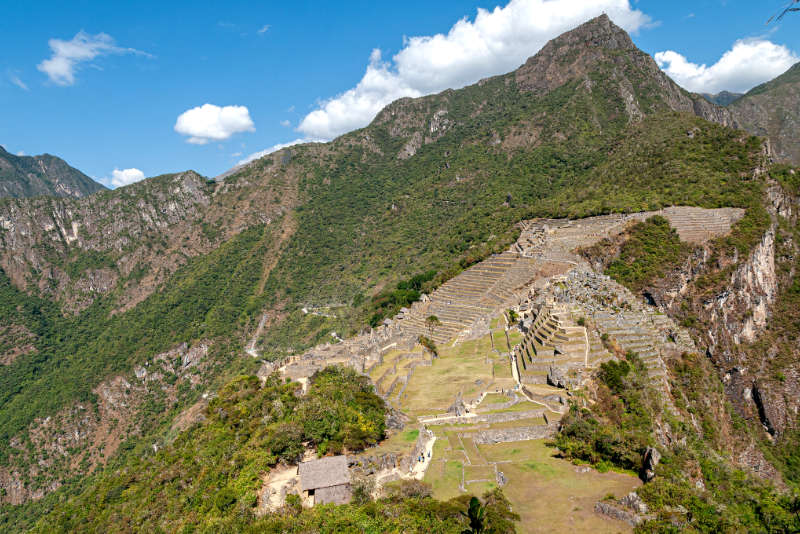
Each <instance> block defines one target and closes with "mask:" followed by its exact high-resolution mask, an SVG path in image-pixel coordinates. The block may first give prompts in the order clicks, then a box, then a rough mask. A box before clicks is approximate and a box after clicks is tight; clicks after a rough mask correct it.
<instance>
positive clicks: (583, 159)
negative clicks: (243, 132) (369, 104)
mask: <svg viewBox="0 0 800 534" xmlns="http://www.w3.org/2000/svg"><path fill="white" fill-rule="evenodd" d="M709 121H711V122H709ZM732 124H733V119H732V117H731V115H730V113H729V112H728V110H726V109H724V108H720V107H717V106H715V105H713V104H711V103H710V102H708V101H706V100H705V99H703V98H702V97H700V96H699V95H693V94H690V93H687V92H686V91H684V90H682V89H681V88H680V87H678V86H677V85H676V84H675V83H674V82H672V81H671V80H670V79H669V78H668V77H666V75H664V74H663V72H661V71H660V70H659V69H658V67H657V65H656V64H655V62H654V61H653V59H652V58H651V57H649V56H648V55H647V54H645V53H644V52H642V51H640V50H638V49H637V48H636V47H635V46H634V45H633V43H632V42H631V40H630V38H629V36H628V35H627V34H625V32H624V31H622V30H621V29H620V28H618V27H616V26H615V25H614V24H613V23H612V22H611V21H610V20H609V19H608V18H607V17H606V16H602V17H599V18H597V19H594V20H592V21H590V22H588V23H586V24H584V25H583V26H580V27H579V28H577V29H575V30H573V31H571V32H568V33H566V34H564V35H562V36H560V37H558V38H556V39H554V40H553V41H551V42H550V43H548V44H547V45H546V46H545V47H544V48H543V49H542V50H541V51H540V52H539V53H538V54H537V55H536V56H534V57H532V58H531V59H529V60H528V61H527V62H526V63H525V65H523V66H521V67H520V68H519V69H518V70H517V71H515V72H512V73H509V74H506V75H502V76H497V77H493V78H489V79H486V80H482V81H481V82H479V83H477V84H475V85H472V86H469V87H466V88H464V89H460V90H457V91H453V90H448V91H445V92H443V93H440V94H438V95H432V96H427V97H423V98H419V99H401V100H398V101H396V102H394V103H392V104H391V105H389V106H387V107H386V108H385V109H384V110H383V111H381V112H380V113H379V115H378V116H377V117H376V118H375V120H374V121H373V122H372V124H370V125H369V126H368V127H366V128H363V129H361V130H357V131H354V132H351V133H349V134H346V135H344V136H342V137H340V138H338V139H336V140H334V141H332V142H330V143H327V144H308V145H301V146H296V147H292V148H288V149H284V150H282V151H280V152H278V153H275V154H271V155H268V156H266V157H264V158H262V159H260V160H258V161H256V162H253V163H252V164H250V165H248V166H246V167H245V168H243V169H241V170H239V171H238V172H236V173H234V174H232V175H231V176H228V177H226V178H225V179H224V180H223V181H221V182H219V183H215V182H212V181H207V180H205V179H204V178H203V177H201V176H199V175H197V174H196V173H193V172H191V171H188V172H185V173H181V174H178V175H165V176H161V177H157V178H152V179H149V180H146V181H144V182H141V183H138V184H135V185H132V186H129V187H126V188H121V189H118V190H115V191H110V192H103V193H100V194H97V195H92V196H91V197H88V198H85V199H78V200H72V199H19V200H17V199H7V200H4V201H1V202H0V267H1V268H2V272H0V292H2V300H0V305H2V306H3V310H2V311H3V313H2V314H0V347H5V346H6V345H9V346H13V347H15V348H16V349H17V350H15V352H14V354H13V355H7V353H6V352H0V355H3V363H5V364H6V365H5V367H3V368H2V371H3V372H2V374H1V375H0V453H1V454H0V485H2V487H3V488H4V489H5V492H4V493H3V500H4V502H6V503H13V504H14V505H16V506H9V507H7V508H6V509H5V512H6V513H7V514H8V515H7V517H8V518H10V519H9V522H10V523H14V524H15V525H16V526H17V527H18V528H19V527H20V526H25V525H26V523H23V522H21V521H22V519H21V518H26V519H28V520H35V519H36V517H38V515H39V514H41V513H42V512H43V511H44V510H45V509H46V508H47V507H48V506H50V505H51V504H53V503H55V502H57V501H58V500H62V499H65V498H66V497H67V496H68V495H70V494H71V493H75V492H79V491H80V490H82V489H83V488H84V487H85V486H84V485H85V484H89V485H90V484H91V481H92V479H91V478H86V477H87V475H88V474H89V473H91V472H92V471H93V470H95V469H102V467H103V466H104V465H106V464H108V465H109V469H113V468H115V467H118V466H121V465H126V464H125V462H126V461H127V459H131V458H144V457H147V455H148V454H151V451H153V449H154V448H156V449H158V448H159V447H163V446H164V445H165V444H167V443H169V442H171V441H172V440H173V439H174V437H175V435H176V433H177V432H178V431H179V430H180V429H181V426H180V425H178V426H174V425H173V420H174V419H175V417H176V416H178V415H179V414H182V412H184V410H185V409H186V408H188V407H189V406H192V405H194V404H195V403H197V402H199V403H200V404H198V405H195V406H201V405H202V404H203V402H204V401H203V396H204V394H206V393H209V392H212V393H213V391H216V390H217V389H219V388H220V387H221V386H222V384H224V383H225V382H226V381H227V380H228V379H229V378H230V377H232V376H234V375H235V374H238V373H240V372H249V373H253V372H255V370H256V369H257V368H258V366H259V365H260V362H259V361H258V360H256V359H253V358H251V357H250V356H249V355H247V354H245V353H244V351H243V345H244V341H245V340H246V339H249V338H250V336H251V335H252V334H253V333H254V331H255V330H256V325H257V324H258V323H259V322H260V320H261V319H262V317H263V314H266V317H267V319H266V321H265V323H264V329H263V330H262V332H261V335H260V336H259V338H258V339H257V345H256V348H257V349H258V350H259V351H260V353H261V355H262V356H263V357H264V358H265V359H277V358H280V357H282V356H285V355H287V354H292V353H295V352H297V351H299V350H301V349H304V348H306V347H308V346H310V345H313V344H315V343H317V342H319V341H320V340H323V339H325V340H329V339H331V338H330V332H331V331H336V332H338V334H339V335H342V336H344V335H347V334H351V333H354V332H357V331H359V330H361V329H363V328H365V327H367V324H368V322H369V320H370V319H371V318H372V319H376V320H379V319H381V318H382V316H383V315H385V314H389V315H391V314H392V313H393V312H394V311H396V310H397V309H399V307H400V306H403V305H405V304H408V297H409V295H408V294H407V293H405V292H403V291H400V290H399V289H398V290H395V287H396V285H397V283H398V282H400V281H402V280H406V279H408V278H410V277H412V276H413V275H415V274H418V273H423V272H428V271H435V272H436V273H437V274H436V276H435V277H434V278H433V279H432V280H430V281H429V282H427V285H426V287H425V288H424V289H430V288H431V287H433V286H434V285H435V284H437V283H440V282H441V281H442V280H444V279H447V278H448V277H450V276H452V275H453V274H455V273H456V272H458V271H459V270H460V269H463V268H464V267H465V266H468V265H469V264H471V263H472V262H474V261H476V260H478V259H480V258H482V257H484V256H485V255H487V254H488V253H490V252H492V251H499V250H503V249H505V248H506V247H507V246H508V244H509V243H510V242H511V240H512V238H513V236H514V235H515V232H516V231H517V230H515V226H514V225H515V224H516V223H517V222H518V221H520V220H522V219H529V218H534V217H565V216H570V217H582V216H588V215H597V214H603V213H609V212H620V211H623V212H626V211H627V212H630V211H642V210H653V209H658V208H661V207H666V206H670V205H675V204H683V205H697V206H703V207H722V206H730V207H741V208H745V209H746V210H747V215H746V216H745V218H744V219H743V222H742V223H741V225H740V231H739V233H737V234H736V235H737V236H738V238H739V240H738V241H736V242H735V243H732V244H731V247H732V248H730V249H729V250H730V251H731V255H730V256H728V257H727V258H728V260H730V259H731V258H732V256H733V254H734V252H733V251H734V250H738V253H737V254H738V256H736V260H735V261H733V263H736V261H739V260H738V259H739V258H745V257H748V254H750V252H751V251H752V250H753V249H754V248H755V247H756V245H757V244H758V243H759V242H760V240H761V238H762V236H763V234H764V233H765V232H767V231H768V229H769V228H770V227H771V226H770V225H771V224H773V219H770V215H768V214H766V213H767V210H766V207H765V204H766V200H765V195H766V194H767V192H768V186H769V184H770V183H771V182H770V181H769V178H768V174H767V173H766V166H767V161H766V160H767V159H768V155H767V154H766V153H765V150H764V147H763V143H762V140H760V139H758V138H754V137H750V136H749V135H747V134H745V133H743V132H741V131H737V130H733V129H731V128H729V127H728V126H729V125H732ZM786 172H787V173H788V171H786ZM787 176H789V175H788V174H787ZM792 176H794V175H792ZM774 217H775V218H774V224H779V223H778V219H777V217H778V216H777V215H775V216H774ZM780 224H783V223H780ZM787 224H788V223H787ZM737 247H738V248H737ZM714 260H715V261H716V260H717V258H714ZM720 261H722V260H720ZM712 263H713V262H712ZM728 274H729V273H728V272H727V271H726V272H725V274H724V275H720V278H719V280H722V278H724V277H725V276H727V275H728ZM790 279H791V277H790ZM719 280H717V281H719ZM723 281H724V280H723ZM791 287H793V286H791ZM676 302H677V301H676ZM676 305H677V306H678V309H680V303H679V302H678V303H677V304H676ZM698 305H699V304H698ZM304 307H305V308H306V309H308V308H315V307H325V308H330V309H332V310H334V311H335V312H334V313H329V314H328V313H326V314H317V315H315V314H310V313H305V312H304V311H303V308H304ZM767 309H769V307H767ZM743 313H744V312H743ZM688 315H690V314H687V320H689V319H688ZM754 336H755V337H754V339H756V338H757V334H756V333H755V331H754ZM19 340H24V343H21V342H20V341H19ZM184 344H185V345H184ZM20 349H24V350H20ZM8 354H10V352H8ZM183 415H186V413H183ZM190 421H191V419H190ZM81 429H88V430H87V431H85V432H81V431H80V430H81ZM731 439H736V436H733V437H732V438H731ZM748 439H749V438H748ZM748 443H751V441H748ZM154 445H155V447H154ZM42 497H44V500H43V501H39V502H31V499H38V498H42ZM115 498H116V497H115ZM22 503H26V504H22ZM27 524H28V525H29V523H27ZM9 526H11V525H9Z"/></svg>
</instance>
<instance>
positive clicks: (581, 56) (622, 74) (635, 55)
mask: <svg viewBox="0 0 800 534" xmlns="http://www.w3.org/2000/svg"><path fill="white" fill-rule="evenodd" d="M599 64H602V65H605V66H606V70H607V72H606V75H607V76H608V77H609V78H610V80H609V81H610V84H611V87H614V88H616V90H617V92H618V94H619V98H620V99H621V100H622V102H623V103H624V106H625V110H626V112H627V114H628V117H629V119H630V120H631V121H638V120H640V119H641V118H642V117H643V116H644V115H647V114H649V113H653V112H658V111H665V110H667V109H671V110H673V111H683V112H687V113H694V114H695V115H697V116H699V117H702V118H704V119H706V120H709V121H712V122H716V123H718V124H722V125H725V126H736V121H735V120H734V118H733V116H732V115H731V113H730V112H729V111H728V110H727V109H725V108H722V107H720V106H717V105H715V104H712V103H711V102H709V101H708V100H706V99H705V98H703V97H702V96H700V95H696V94H691V93H688V92H686V91H685V90H683V89H682V88H680V87H679V86H678V85H677V84H676V83H675V82H673V81H672V80H671V79H670V78H669V77H668V76H667V75H666V74H664V72H663V71H662V70H661V69H660V68H659V67H658V65H657V64H656V62H655V61H654V60H653V58H652V57H650V56H649V55H648V54H646V53H644V52H642V51H641V50H639V49H638V48H636V46H635V45H634V44H633V41H632V40H631V38H630V36H629V35H628V34H627V33H626V32H625V31H624V30H623V29H622V28H620V27H618V26H617V25H616V24H614V23H613V22H612V21H611V19H609V18H608V16H607V15H605V14H603V15H601V16H599V17H597V18H594V19H592V20H590V21H588V22H586V23H584V24H582V25H581V26H578V27H577V28H575V29H574V30H572V31H569V32H567V33H565V34H563V35H560V36H559V37H557V38H555V39H553V40H552V41H550V42H548V43H547V44H546V45H545V46H544V47H542V49H541V50H540V51H539V52H538V53H537V54H536V55H535V56H533V57H531V58H530V59H528V61H527V62H525V64H524V65H523V66H522V67H520V68H519V69H518V70H517V71H516V72H515V80H516V83H517V85H518V86H519V87H520V89H522V90H523V91H530V92H533V93H536V94H544V93H548V92H550V91H552V90H554V89H556V88H558V87H561V86H562V85H564V84H566V83H567V82H571V81H573V82H574V81H576V80H577V81H579V82H580V85H581V87H584V88H585V89H586V90H588V91H591V88H592V85H593V83H594V82H593V81H592V79H591V76H590V74H591V73H593V72H595V71H596V69H597V66H598V65H599ZM654 95H658V98H655V99H653V98H652V97H653V96H654Z"/></svg>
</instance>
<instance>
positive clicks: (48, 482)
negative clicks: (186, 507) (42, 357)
mask: <svg viewBox="0 0 800 534" xmlns="http://www.w3.org/2000/svg"><path fill="white" fill-rule="evenodd" d="M207 354H208V346H207V345H205V344H198V345H195V346H193V347H191V348H190V347H188V346H186V345H185V344H184V345H181V346H179V347H177V348H176V349H174V350H171V351H168V352H165V353H162V354H159V355H157V356H156V357H155V358H154V359H153V364H152V365H149V366H147V367H138V368H136V369H135V370H134V373H133V376H123V375H118V376H114V377H112V378H110V379H108V380H106V381H104V382H102V383H101V384H99V385H98V386H97V387H96V388H95V389H94V393H95V395H96V396H97V401H98V402H97V406H96V407H95V406H91V405H89V404H86V403H75V404H74V405H72V406H70V407H68V408H65V409H63V410H62V411H61V412H59V413H57V414H55V415H53V416H48V417H45V418H41V419H38V420H36V421H35V422H34V423H33V424H32V425H31V427H30V429H29V432H28V436H29V438H30V441H31V445H32V447H31V449H28V447H26V446H24V445H23V439H22V438H21V437H20V438H15V439H13V440H12V448H13V449H14V450H13V451H12V453H11V456H12V458H13V457H15V456H25V457H27V458H28V459H29V460H30V461H28V462H27V465H28V466H29V468H28V470H27V471H23V470H21V469H19V468H16V469H14V468H0V488H3V489H5V496H4V497H3V498H2V499H0V502H6V503H10V504H20V503H23V502H25V501H26V500H28V499H39V498H41V497H43V496H44V495H46V494H47V493H49V492H51V491H53V490H55V489H57V488H58V487H60V486H61V483H62V481H63V480H64V479H65V478H68V477H70V476H73V475H76V474H79V473H83V472H86V470H87V469H88V471H89V472H91V471H92V470H93V469H95V468H96V467H98V466H101V465H103V464H104V463H105V462H106V461H107V460H108V459H109V458H111V457H112V456H113V455H114V453H115V452H116V451H117V449H118V448H119V446H120V444H121V443H122V442H123V441H125V439H127V438H129V437H132V436H136V435H138V434H139V433H140V431H141V429H142V426H143V425H146V424H147V423H146V421H143V420H142V418H141V412H140V410H141V408H142V406H143V404H144V403H145V402H147V401H148V400H150V401H152V402H156V403H157V402H161V403H163V404H164V406H165V407H166V406H171V405H174V404H175V403H176V402H177V400H178V395H179V387H180V386H181V385H182V384H186V385H188V386H190V387H193V386H195V385H198V384H201V383H203V381H204V380H205V379H206V378H205V377H204V371H205V369H206V367H207V364H209V363H210V362H207V361H206V360H205V357H206V356H207ZM201 404H202V403H201ZM187 412H188V413H187V414H185V416H184V417H182V418H183V419H185V420H186V424H179V427H180V428H186V427H188V426H189V424H190V422H191V419H192V418H194V420H196V419H197V416H198V415H202V414H201V413H200V414H198V413H196V412H198V410H192V409H189V410H187ZM154 446H155V448H158V444H154ZM31 451H32V452H31Z"/></svg>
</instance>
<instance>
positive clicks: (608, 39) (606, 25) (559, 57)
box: [516, 13, 652, 92]
mask: <svg viewBox="0 0 800 534" xmlns="http://www.w3.org/2000/svg"><path fill="white" fill-rule="evenodd" d="M620 53H622V55H628V54H629V53H632V54H636V53H639V54H642V55H645V54H644V53H643V52H640V51H639V50H638V49H637V48H636V45H634V44H633V41H631V38H630V36H629V35H628V34H627V33H626V32H625V30H623V29H622V28H620V27H619V26H617V25H616V24H614V22H613V21H612V20H611V19H610V18H609V17H608V15H606V14H605V13H604V14H602V15H600V16H599V17H595V18H593V19H591V20H589V21H587V22H584V23H583V24H581V25H580V26H578V27H577V28H575V29H573V30H570V31H568V32H566V33H563V34H561V35H559V36H558V37H556V38H554V39H552V40H550V41H549V42H548V43H547V44H546V45H544V46H543V47H542V49H541V50H540V51H539V52H538V53H537V54H536V55H534V56H533V57H531V58H529V59H528V61H526V62H525V64H524V65H522V66H521V67H520V68H519V69H518V70H517V72H516V78H517V83H518V84H519V86H520V88H521V89H523V90H528V91H534V92H547V91H551V90H553V89H555V88H556V87H559V86H561V85H563V84H564V83H565V82H566V81H568V80H570V79H574V78H580V77H584V76H585V75H586V74H587V73H588V72H591V71H592V70H595V69H596V68H597V66H598V63H600V62H601V61H602V60H604V59H608V58H611V57H612V56H619V55H621V54H620ZM651 61H652V60H651Z"/></svg>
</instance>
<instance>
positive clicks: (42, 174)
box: [0, 146, 105, 198]
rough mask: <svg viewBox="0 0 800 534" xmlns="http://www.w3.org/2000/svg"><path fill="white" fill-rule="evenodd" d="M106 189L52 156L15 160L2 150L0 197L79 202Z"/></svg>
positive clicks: (0, 160)
mask: <svg viewBox="0 0 800 534" xmlns="http://www.w3.org/2000/svg"><path fill="white" fill-rule="evenodd" d="M103 190H105V187H104V186H102V185H100V184H98V183H97V182H95V181H94V180H92V179H91V178H89V177H88V176H86V175H85V174H83V173H82V172H81V171H79V170H78V169H75V168H73V167H70V166H69V165H67V163H66V162H65V161H64V160H62V159H60V158H57V157H55V156H51V155H50V154H43V155H41V156H15V155H13V154H9V153H8V152H7V151H6V150H5V149H4V148H3V147H2V146H0V197H33V196H41V195H44V196H54V197H73V198H80V197H84V196H86V195H90V194H92V193H95V192H97V191H103Z"/></svg>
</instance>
